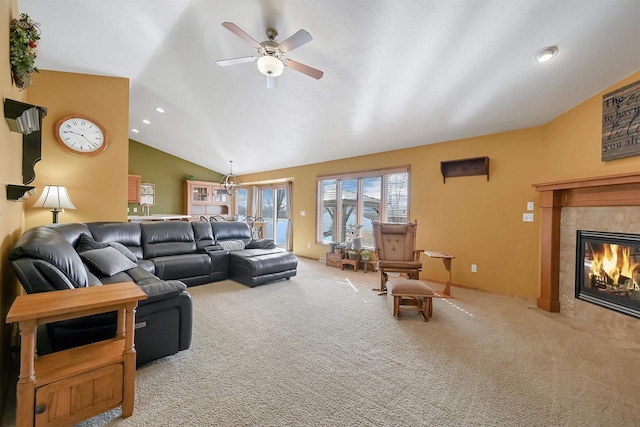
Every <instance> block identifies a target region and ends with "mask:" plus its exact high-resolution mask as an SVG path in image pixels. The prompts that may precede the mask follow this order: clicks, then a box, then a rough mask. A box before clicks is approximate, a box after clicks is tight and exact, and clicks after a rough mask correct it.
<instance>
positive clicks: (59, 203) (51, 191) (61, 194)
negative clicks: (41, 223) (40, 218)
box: [33, 185, 76, 224]
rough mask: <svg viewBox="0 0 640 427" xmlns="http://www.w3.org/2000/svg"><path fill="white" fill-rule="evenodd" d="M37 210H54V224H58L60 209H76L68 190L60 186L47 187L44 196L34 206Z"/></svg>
mask: <svg viewBox="0 0 640 427" xmlns="http://www.w3.org/2000/svg"><path fill="white" fill-rule="evenodd" d="M33 206H34V207H36V208H53V210H52V211H51V212H53V223H54V224H57V223H58V214H59V213H60V211H59V210H58V209H75V208H76V207H75V206H73V203H71V199H69V193H67V188H66V187H62V186H60V185H45V186H44V190H42V195H41V196H40V198H39V199H38V200H37V201H36V202H35V203H34V205H33Z"/></svg>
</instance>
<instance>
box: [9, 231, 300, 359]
mask: <svg viewBox="0 0 640 427" xmlns="http://www.w3.org/2000/svg"><path fill="white" fill-rule="evenodd" d="M9 259H10V261H11V266H12V268H13V269H14V271H15V272H16V275H17V276H18V279H19V280H20V282H21V283H22V286H23V287H24V289H25V290H26V291H27V292H28V293H36V292H47V291H53V290H62V289H73V288H79V287H85V286H102V285H108V284H111V283H118V282H124V281H132V282H135V283H136V284H137V285H138V286H140V287H141V288H142V289H143V290H144V291H145V293H146V294H147V295H148V299H147V300H145V301H141V302H140V305H139V307H138V309H137V312H136V334H135V344H136V350H137V361H138V364H142V363H145V362H148V361H151V360H155V359H158V358H161V357H164V356H167V355H170V354H174V353H177V352H178V351H180V350H185V349H187V348H189V346H190V343H191V330H192V304H191V297H190V295H189V293H188V292H187V291H186V289H187V286H193V285H199V284H204V283H210V282H215V281H219V280H224V279H233V280H236V281H239V282H241V283H243V284H245V285H248V286H251V287H253V286H257V285H261V284H264V283H268V282H272V281H274V280H279V279H289V278H290V277H292V276H295V274H296V269H297V262H298V261H297V258H296V257H295V256H294V255H293V254H291V253H289V252H287V251H284V250H282V249H279V248H277V247H275V245H274V244H273V241H271V240H269V239H260V240H253V239H252V238H251V230H250V228H249V226H248V225H247V224H246V223H244V222H234V221H224V222H223V221H220V222H208V221H200V222H183V221H168V222H151V223H141V224H140V223H121V222H94V223H87V224H52V225H47V226H42V227H35V228H32V229H29V230H27V231H26V232H25V233H24V234H23V235H22V236H21V237H20V239H18V242H16V244H15V245H14V248H13V250H12V252H11V253H10V255H9ZM115 324H116V318H115V313H107V314H103V315H97V316H91V317H85V318H82V319H73V320H67V321H62V322H57V323H50V324H48V325H47V332H48V335H49V341H50V343H51V349H52V350H53V351H59V350H63V349H66V348H70V347H74V346H78V345H83V344H87V343H90V342H94V341H99V340H101V339H105V338H108V337H109V336H113V335H114V333H115Z"/></svg>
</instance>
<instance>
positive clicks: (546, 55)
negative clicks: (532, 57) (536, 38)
mask: <svg viewBox="0 0 640 427" xmlns="http://www.w3.org/2000/svg"><path fill="white" fill-rule="evenodd" d="M557 54H558V48H557V47H556V46H549V47H545V48H544V49H542V50H539V51H538V52H536V61H538V62H547V61H548V60H550V59H551V58H553V57H554V56H556V55H557Z"/></svg>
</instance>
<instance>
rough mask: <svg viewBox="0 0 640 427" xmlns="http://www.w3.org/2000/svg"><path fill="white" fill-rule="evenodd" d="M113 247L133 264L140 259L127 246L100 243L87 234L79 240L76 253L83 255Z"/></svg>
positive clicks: (116, 243)
mask: <svg viewBox="0 0 640 427" xmlns="http://www.w3.org/2000/svg"><path fill="white" fill-rule="evenodd" d="M109 246H111V247H112V248H115V249H117V250H118V252H120V253H121V254H122V255H124V256H126V257H127V258H129V259H130V260H131V261H132V262H137V261H138V257H136V256H135V254H134V253H133V252H131V251H130V250H129V248H127V247H126V246H125V245H123V244H122V243H118V242H110V243H107V242H98V241H97V240H94V239H93V237H91V236H89V235H87V234H86V233H82V234H81V235H80V237H79V238H78V243H77V244H76V252H78V253H82V252H86V251H90V250H92V249H103V248H107V247H109Z"/></svg>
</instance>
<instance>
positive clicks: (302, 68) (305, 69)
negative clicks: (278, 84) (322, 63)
mask: <svg viewBox="0 0 640 427" xmlns="http://www.w3.org/2000/svg"><path fill="white" fill-rule="evenodd" d="M284 65H286V66H287V67H289V68H293V69H294V70H296V71H299V72H301V73H302V74H306V75H307V76H309V77H313V78H314V79H317V80H320V79H321V78H322V76H324V73H323V72H322V71H320V70H316V69H315V68H313V67H309V66H308V65H304V64H301V63H300V62H297V61H294V60H293V59H285V61H284Z"/></svg>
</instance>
